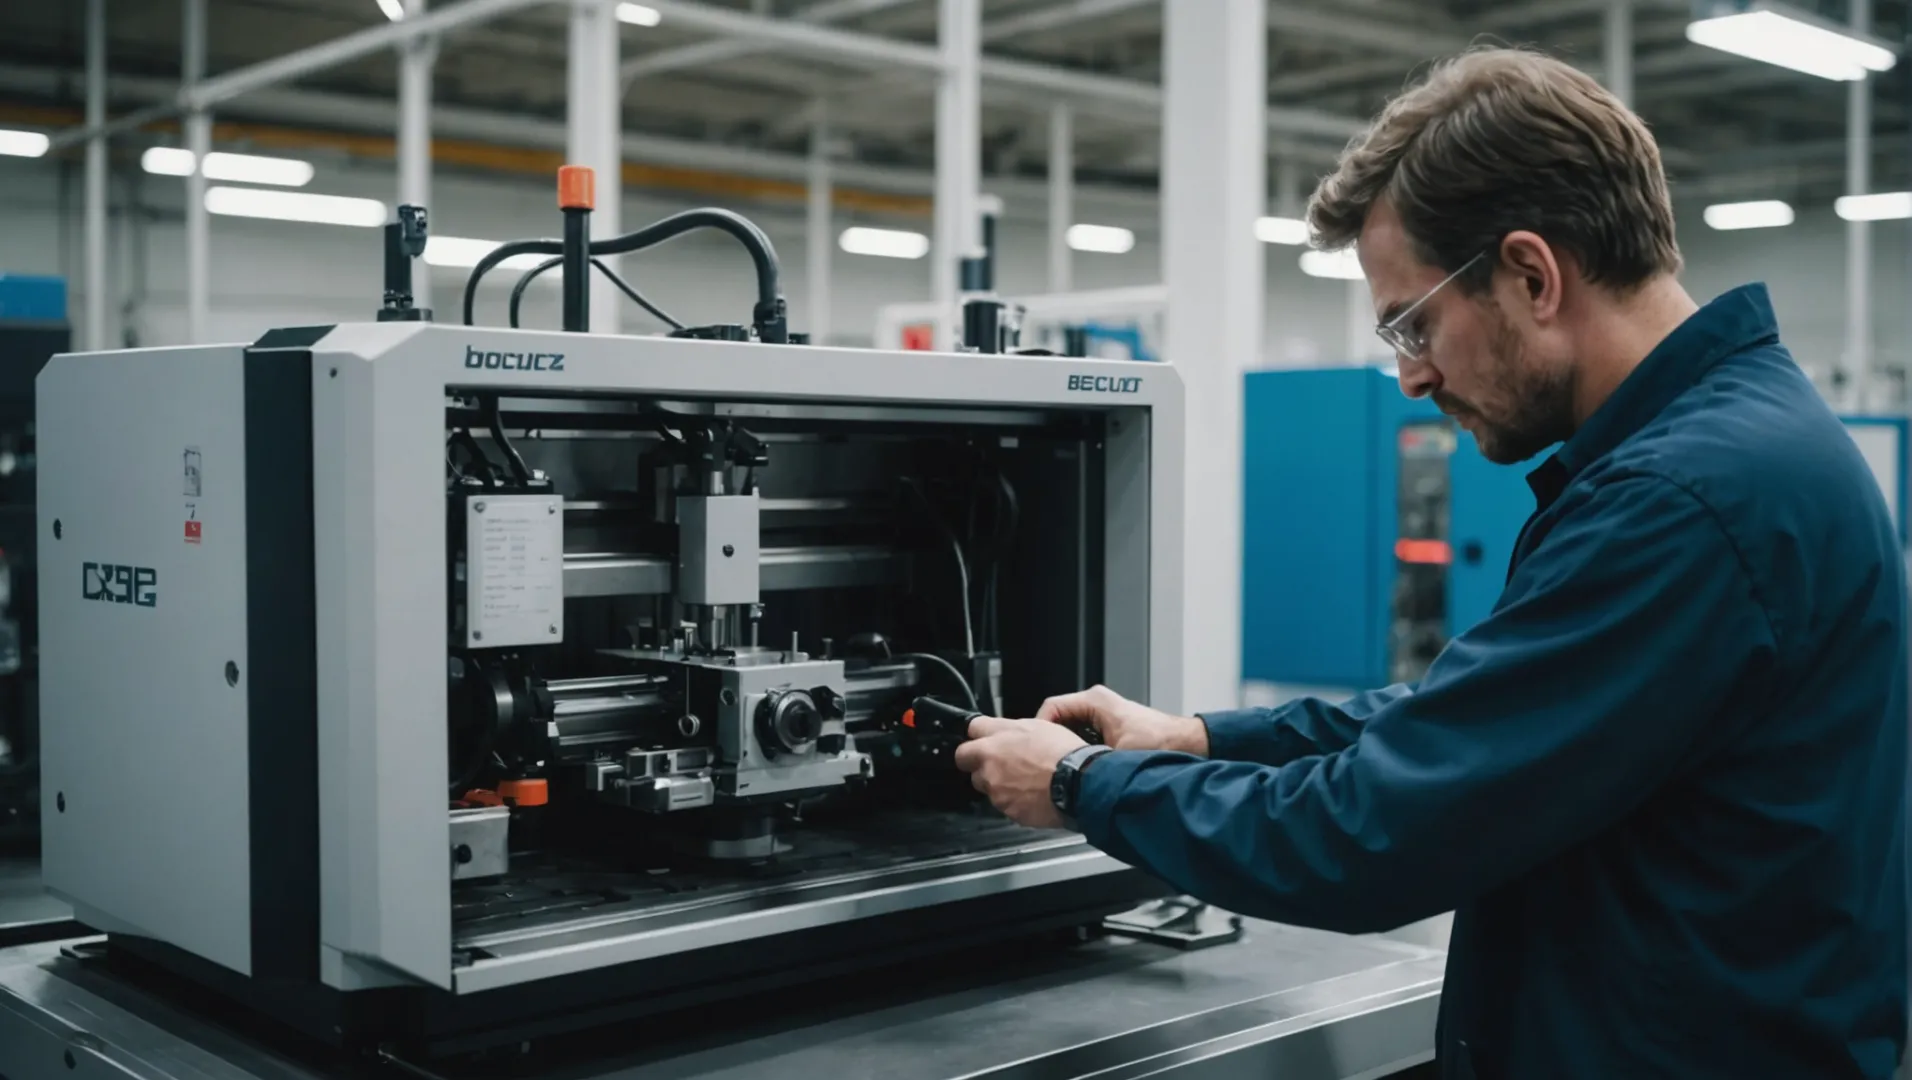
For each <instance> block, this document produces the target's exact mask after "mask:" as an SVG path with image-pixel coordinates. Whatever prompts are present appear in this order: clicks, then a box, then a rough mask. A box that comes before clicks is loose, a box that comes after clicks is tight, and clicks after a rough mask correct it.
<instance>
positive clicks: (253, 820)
mask: <svg viewBox="0 0 1912 1080" xmlns="http://www.w3.org/2000/svg"><path fill="white" fill-rule="evenodd" d="M328 329H329V328H326V327H308V328H300V329H295V330H274V331H272V332H270V333H268V334H266V336H265V337H263V338H260V339H259V344H258V345H256V346H254V347H253V348H251V349H248V350H247V351H246V358H245V423H246V665H247V667H248V669H249V670H246V671H244V672H242V673H241V674H240V676H239V677H240V678H243V679H244V680H245V688H246V713H247V721H246V722H247V741H246V745H247V751H248V758H249V762H248V765H249V770H250V772H249V776H250V780H249V784H248V790H247V795H248V821H249V822H250V828H251V844H250V849H251V856H252V859H251V865H252V880H251V891H252V973H253V974H254V975H255V976H257V977H259V978H263V979H298V980H302V981H316V980H317V979H318V977H319V762H318V757H319V745H318V744H319V717H318V670H317V660H316V656H315V654H316V650H317V627H316V625H315V624H316V620H317V606H318V601H317V596H316V592H317V588H316V585H315V582H314V576H315V575H314V569H313V523H312V354H311V352H310V349H309V346H310V345H311V344H312V343H313V342H316V341H317V340H318V339H319V338H322V337H324V336H325V333H326V332H327V330H328Z"/></svg>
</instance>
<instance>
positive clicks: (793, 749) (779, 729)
mask: <svg viewBox="0 0 1912 1080" xmlns="http://www.w3.org/2000/svg"><path fill="white" fill-rule="evenodd" d="M822 733H823V714H822V713H820V712H818V711H817V705H816V702H815V701H814V700H812V699H811V697H810V692H809V691H807V690H779V691H775V692H773V693H769V694H765V695H764V699H763V702H762V703H761V704H759V705H758V706H757V741H758V742H759V743H760V744H761V745H762V746H763V749H764V752H765V753H767V754H770V755H771V756H772V757H775V756H778V755H781V754H805V753H809V752H810V750H811V749H813V748H814V747H815V746H816V741H817V736H819V735H821V734H822Z"/></svg>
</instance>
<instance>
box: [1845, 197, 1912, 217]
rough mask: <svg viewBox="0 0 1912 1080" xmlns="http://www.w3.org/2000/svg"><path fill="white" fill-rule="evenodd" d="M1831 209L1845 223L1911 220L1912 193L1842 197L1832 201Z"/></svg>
mask: <svg viewBox="0 0 1912 1080" xmlns="http://www.w3.org/2000/svg"><path fill="white" fill-rule="evenodd" d="M1832 209H1833V211H1834V212H1835V213H1837V214H1838V215H1839V216H1840V217H1842V218H1845V219H1846V220H1847V221H1898V220H1900V219H1901V218H1912V191H1881V192H1879V193H1877V194H1875V195H1843V196H1840V197H1839V198H1838V199H1836V200H1834V202H1833V204H1832Z"/></svg>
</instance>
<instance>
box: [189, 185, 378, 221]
mask: <svg viewBox="0 0 1912 1080" xmlns="http://www.w3.org/2000/svg"><path fill="white" fill-rule="evenodd" d="M206 212H207V213H210V214H224V215H226V216H227V217H248V218H268V219H271V220H273V221H304V222H309V223H311V224H314V225H352V226H356V227H358V228H362V229H375V228H377V227H378V226H380V225H383V224H385V204H384V203H382V202H379V201H378V200H377V199H351V198H346V197H345V196H343V195H312V194H308V193H306V192H303V191H272V190H269V189H266V188H235V187H216V188H211V189H209V190H207V192H206Z"/></svg>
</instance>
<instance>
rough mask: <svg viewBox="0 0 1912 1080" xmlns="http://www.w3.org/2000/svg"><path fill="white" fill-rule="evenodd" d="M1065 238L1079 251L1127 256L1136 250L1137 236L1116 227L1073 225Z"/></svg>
mask: <svg viewBox="0 0 1912 1080" xmlns="http://www.w3.org/2000/svg"><path fill="white" fill-rule="evenodd" d="M1064 236H1065V239H1067V240H1068V241H1069V246H1070V247H1072V248H1074V249H1075V250H1077V251H1094V252H1100V253H1101V254H1104V255H1126V254H1128V253H1129V252H1130V251H1132V250H1133V249H1134V248H1135V234H1134V233H1132V232H1130V231H1129V230H1127V229H1124V228H1121V227H1120V226H1116V225H1071V226H1069V231H1068V232H1067V233H1066V234H1064Z"/></svg>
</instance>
